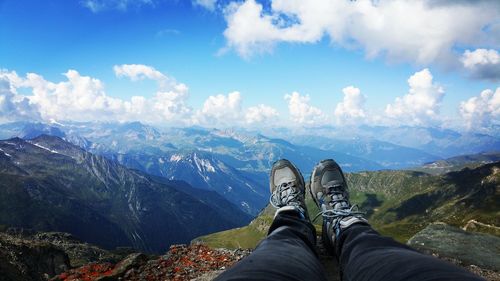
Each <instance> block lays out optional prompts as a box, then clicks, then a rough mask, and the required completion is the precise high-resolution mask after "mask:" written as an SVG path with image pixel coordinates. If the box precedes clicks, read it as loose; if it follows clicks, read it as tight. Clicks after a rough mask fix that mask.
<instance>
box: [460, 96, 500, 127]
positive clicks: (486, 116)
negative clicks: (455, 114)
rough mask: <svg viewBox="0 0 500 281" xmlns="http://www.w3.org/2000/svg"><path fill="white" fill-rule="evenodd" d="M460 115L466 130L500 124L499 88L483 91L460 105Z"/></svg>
mask: <svg viewBox="0 0 500 281" xmlns="http://www.w3.org/2000/svg"><path fill="white" fill-rule="evenodd" d="M460 115H461V116H462V118H463V120H464V121H465V125H466V127H467V128H468V129H482V128H487V127H489V126H490V125H493V124H496V125H498V124H500V88H497V89H496V90H495V92H493V91H492V90H490V89H487V90H484V91H482V92H481V94H480V95H479V96H476V97H472V98H470V99H468V100H467V101H463V102H461V103H460Z"/></svg>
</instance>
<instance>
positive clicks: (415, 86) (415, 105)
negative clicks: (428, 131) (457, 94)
mask: <svg viewBox="0 0 500 281" xmlns="http://www.w3.org/2000/svg"><path fill="white" fill-rule="evenodd" d="M432 79H433V77H432V74H431V72H430V71H429V70H428V69H424V70H422V71H419V72H416V73H415V74H413V75H412V76H411V77H410V78H409V79H408V84H409V86H410V90H409V92H408V94H406V95H405V96H403V97H397V98H396V100H395V101H394V103H393V104H388V105H387V107H386V109H385V113H386V115H387V116H388V117H389V118H393V121H395V122H397V123H403V124H408V125H432V124H435V123H436V122H438V121H439V109H440V106H441V100H442V99H443V96H444V94H445V93H444V89H443V88H442V87H441V86H439V85H436V84H434V83H433V81H432Z"/></svg>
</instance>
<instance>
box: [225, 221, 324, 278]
mask: <svg viewBox="0 0 500 281" xmlns="http://www.w3.org/2000/svg"><path fill="white" fill-rule="evenodd" d="M315 238H316V233H315V230H314V227H313V226H312V225H311V224H310V223H309V222H307V221H305V220H303V219H301V218H300V216H299V214H294V213H293V212H288V213H280V214H278V216H276V218H275V220H274V222H273V224H272V226H271V228H270V229H269V235H268V236H267V238H266V239H264V240H263V241H262V242H261V243H260V244H259V245H258V246H257V248H256V249H255V250H254V251H253V252H252V254H250V255H249V256H248V257H246V258H244V259H242V260H241V261H239V262H238V263H237V264H236V265H234V266H233V267H231V268H229V269H228V270H227V271H225V272H223V273H222V274H221V275H219V276H218V277H217V278H216V279H215V280H327V279H326V276H325V272H324V269H323V267H322V265H321V263H320V261H319V260H318V257H317V255H316V252H315V250H314V247H315V240H316V239H315Z"/></svg>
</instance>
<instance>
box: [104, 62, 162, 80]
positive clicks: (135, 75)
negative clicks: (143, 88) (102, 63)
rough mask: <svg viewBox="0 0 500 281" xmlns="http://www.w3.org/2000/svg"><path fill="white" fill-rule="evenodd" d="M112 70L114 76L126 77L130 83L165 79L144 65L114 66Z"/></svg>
mask: <svg viewBox="0 0 500 281" xmlns="http://www.w3.org/2000/svg"><path fill="white" fill-rule="evenodd" d="M113 70H114V71H115V75H116V76H118V77H128V78H130V79H131V80H132V81H137V80H143V79H146V78H147V79H151V80H157V81H162V80H166V79H167V77H166V76H165V75H163V73H161V72H159V71H158V70H156V69H154V68H153V67H151V66H147V65H144V64H122V65H115V66H114V67H113Z"/></svg>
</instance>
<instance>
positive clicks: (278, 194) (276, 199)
mask: <svg viewBox="0 0 500 281" xmlns="http://www.w3.org/2000/svg"><path fill="white" fill-rule="evenodd" d="M284 192H286V196H285V197H282V195H283V193H284ZM299 195H300V191H299V189H298V188H296V184H295V181H289V182H284V183H282V184H280V185H278V186H276V189H275V190H274V192H273V193H272V194H271V197H270V198H269V202H270V203H271V205H272V206H273V207H274V208H280V207H283V206H285V205H290V203H293V202H295V201H297V198H298V196H299ZM296 203H297V204H298V202H296Z"/></svg>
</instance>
